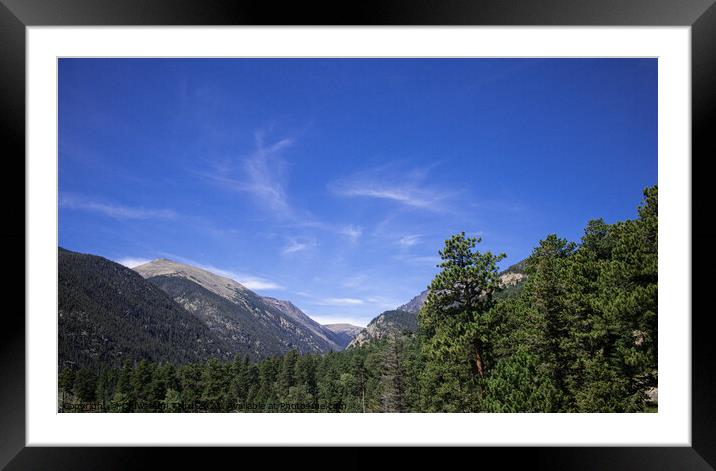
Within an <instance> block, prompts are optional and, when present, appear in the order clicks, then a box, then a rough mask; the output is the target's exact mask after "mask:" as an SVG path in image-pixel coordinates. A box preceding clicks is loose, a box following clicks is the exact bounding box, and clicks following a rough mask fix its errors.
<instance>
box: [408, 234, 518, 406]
mask: <svg viewBox="0 0 716 471" xmlns="http://www.w3.org/2000/svg"><path fill="white" fill-rule="evenodd" d="M480 241H481V239H479V238H474V237H465V234H464V233H461V234H458V235H454V236H452V238H450V239H448V240H446V241H445V247H444V249H442V250H441V251H440V257H441V259H442V262H441V263H440V264H439V267H441V268H442V270H441V271H440V272H439V273H438V274H437V275H436V276H435V278H434V279H433V281H432V283H431V284H430V292H429V294H428V297H427V299H426V302H425V305H424V306H423V308H422V309H421V311H420V313H419V317H418V321H419V323H420V331H421V334H422V335H423V337H424V340H423V350H424V353H425V358H426V361H427V362H428V365H427V367H426V369H425V371H424V372H423V378H422V379H423V389H424V390H425V394H424V399H425V403H424V407H426V408H427V410H428V411H464V412H467V411H475V410H479V407H480V405H479V402H480V386H479V383H480V380H482V379H483V378H484V377H485V376H486V374H487V372H488V371H489V368H490V361H491V349H492V338H491V319H490V315H489V314H490V309H491V308H492V306H493V304H494V300H493V294H494V292H495V291H496V290H497V289H498V288H499V277H498V273H497V262H499V261H500V260H501V259H502V258H504V254H500V255H493V254H492V253H491V252H485V253H481V252H479V251H477V250H475V247H476V245H477V243H478V242H480Z"/></svg>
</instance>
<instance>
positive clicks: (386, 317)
mask: <svg viewBox="0 0 716 471" xmlns="http://www.w3.org/2000/svg"><path fill="white" fill-rule="evenodd" d="M417 329H418V315H417V312H407V311H400V310H397V309H396V310H393V311H385V312H383V313H381V314H380V315H379V316H378V317H376V318H375V319H373V320H372V321H370V323H369V324H368V325H367V326H366V328H365V329H363V330H362V331H361V332H360V333H359V334H358V335H356V337H355V338H354V339H353V340H352V341H351V343H350V344H348V347H347V348H351V347H357V346H360V345H363V344H364V343H367V342H371V341H373V340H380V339H382V338H385V337H387V336H389V335H391V334H399V333H402V332H415V331H416V330H417Z"/></svg>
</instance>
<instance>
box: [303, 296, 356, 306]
mask: <svg viewBox="0 0 716 471" xmlns="http://www.w3.org/2000/svg"><path fill="white" fill-rule="evenodd" d="M364 302H365V301H363V300H362V299H357V298H322V299H318V300H316V301H315V302H314V303H313V304H316V305H318V306H359V305H361V304H363V303H364Z"/></svg>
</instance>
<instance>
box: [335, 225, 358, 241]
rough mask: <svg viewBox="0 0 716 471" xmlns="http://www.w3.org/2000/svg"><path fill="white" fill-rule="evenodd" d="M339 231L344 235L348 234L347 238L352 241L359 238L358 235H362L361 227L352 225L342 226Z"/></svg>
mask: <svg viewBox="0 0 716 471" xmlns="http://www.w3.org/2000/svg"><path fill="white" fill-rule="evenodd" d="M339 232H340V233H341V234H343V235H345V236H348V238H349V239H351V240H352V241H353V242H355V241H357V240H358V239H360V236H361V235H363V229H361V228H360V227H358V226H354V225H348V226H343V227H342V228H341V229H340V231H339Z"/></svg>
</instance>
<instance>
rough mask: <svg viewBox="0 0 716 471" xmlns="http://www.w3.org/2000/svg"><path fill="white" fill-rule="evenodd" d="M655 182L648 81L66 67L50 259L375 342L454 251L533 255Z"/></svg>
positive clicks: (634, 71) (604, 75) (558, 65)
mask: <svg viewBox="0 0 716 471" xmlns="http://www.w3.org/2000/svg"><path fill="white" fill-rule="evenodd" d="M656 182H657V62H656V60H655V59H614V60H611V59H595V60H582V59H515V60H506V59H495V60H487V59H455V60H448V59H415V60H413V59H410V60H408V59H382V60H379V59H376V60H368V59H215V60H214V59H211V60H210V59H194V60H186V59H143V60H142V59H139V60H132V59H62V60H60V65H59V188H60V194H59V207H60V208H59V209H60V213H59V218H60V219H59V243H60V245H61V246H62V247H65V248H67V249H70V250H76V251H80V252H86V253H93V254H97V255H101V256H104V257H107V258H110V259H113V260H117V261H121V262H123V263H125V264H128V265H132V263H138V262H139V261H144V260H151V259H154V258H160V257H165V258H171V259H174V260H177V261H183V262H187V263H191V264H194V265H199V266H202V267H206V268H208V269H210V270H213V271H216V272H219V273H223V274H227V275H229V276H231V277H232V278H235V279H236V280H238V281H240V282H242V283H244V284H245V285H246V286H248V287H250V288H252V289H254V290H255V291H257V292H259V293H261V294H264V295H269V296H274V297H278V298H281V299H289V300H291V301H292V302H294V304H296V305H297V306H299V307H300V308H301V309H303V310H304V311H305V312H307V313H308V314H309V315H311V316H312V317H314V318H315V319H317V320H319V321H320V322H324V323H327V322H342V321H347V322H352V323H355V324H358V325H365V324H366V323H367V322H368V321H370V319H372V318H373V317H375V316H376V315H377V314H379V313H380V312H382V311H384V310H386V309H390V308H394V307H396V306H398V305H399V304H402V303H404V302H406V301H408V300H409V299H410V298H412V297H413V296H414V295H416V294H418V293H419V292H420V291H422V290H423V289H425V287H426V286H427V285H428V284H429V282H430V280H431V279H432V276H433V275H434V274H435V273H436V271H437V268H436V267H435V264H436V263H437V260H438V259H437V251H438V250H439V249H440V247H441V245H442V243H443V241H444V240H445V239H446V238H448V237H449V236H450V235H451V234H453V233H456V232H459V231H465V232H467V233H468V234H470V235H480V236H481V237H482V238H483V243H482V244H480V248H481V249H482V250H492V251H496V252H506V253H507V255H508V258H507V259H506V260H505V261H504V262H503V266H507V265H509V264H511V263H514V262H517V261H519V260H521V259H522V258H524V257H526V256H528V255H529V253H530V252H531V250H532V248H533V247H534V246H535V245H536V244H537V242H538V241H539V240H540V239H541V238H544V237H545V236H546V235H547V234H549V233H557V234H559V235H560V236H562V237H566V238H568V239H570V240H578V239H579V237H580V235H581V233H582V230H583V228H584V225H585V224H586V222H587V221H588V220H589V219H592V218H597V217H603V218H604V219H605V220H607V222H614V221H617V220H621V219H625V218H632V217H635V215H636V206H637V204H638V203H639V201H640V199H641V191H642V189H643V188H644V187H646V186H649V185H653V184H655V183H656Z"/></svg>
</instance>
